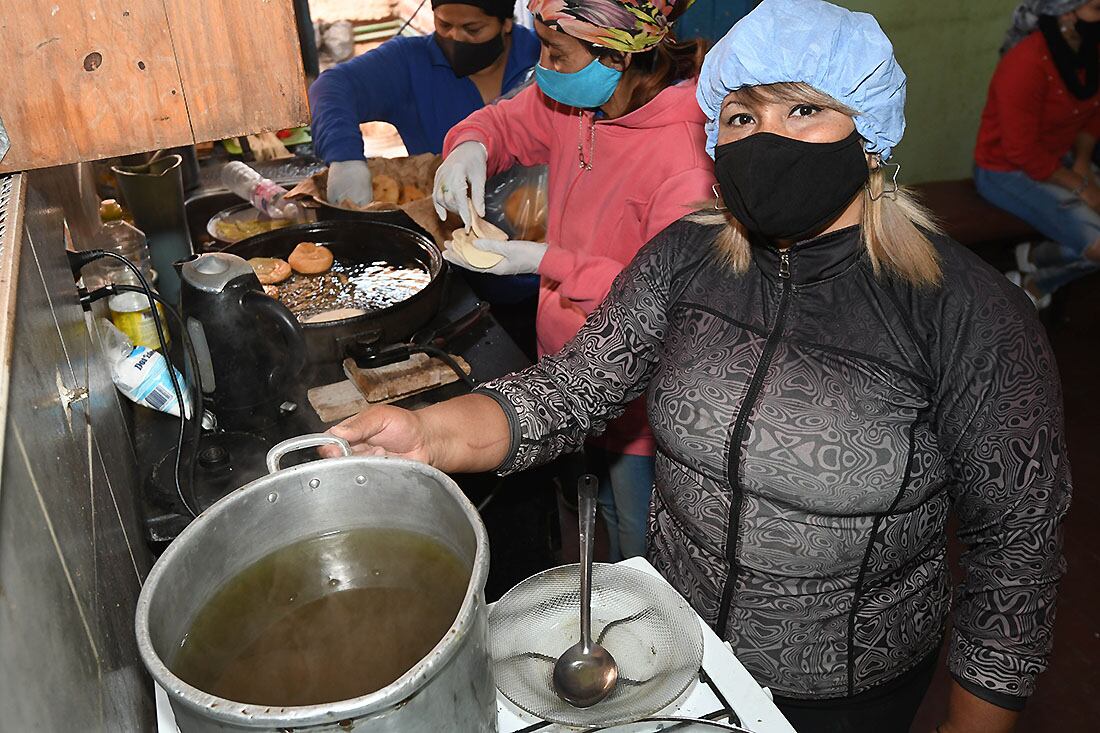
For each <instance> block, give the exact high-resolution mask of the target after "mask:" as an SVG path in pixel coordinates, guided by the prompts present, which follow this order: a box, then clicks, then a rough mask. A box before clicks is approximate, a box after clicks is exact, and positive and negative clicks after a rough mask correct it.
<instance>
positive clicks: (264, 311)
mask: <svg viewBox="0 0 1100 733" xmlns="http://www.w3.org/2000/svg"><path fill="white" fill-rule="evenodd" d="M242 302H243V303H244V307H245V308H247V309H249V310H252V311H253V312H254V313H256V314H257V315H260V316H266V317H268V318H270V319H271V320H273V321H274V322H275V325H276V326H278V327H279V331H280V332H281V333H282V335H283V339H285V340H286V345H287V348H289V349H290V359H289V360H288V361H287V363H286V365H285V366H280V367H277V368H276V369H275V370H274V371H273V372H272V373H271V375H270V380H271V382H272V384H271V386H272V387H279V386H281V385H280V384H277V383H278V382H284V383H289V382H292V381H293V380H294V379H296V378H297V377H298V375H299V374H300V373H301V371H302V369H303V368H304V367H305V365H306V339H305V336H304V335H302V325H301V324H300V323H298V319H297V318H295V317H294V314H293V313H291V312H290V309H289V308H287V307H286V306H285V305H283V304H282V303H280V302H279V301H277V300H275V299H274V298H271V297H269V296H267V295H266V294H265V293H264V292H263V291H261V290H249V291H247V292H245V294H244V298H243V300H242Z"/></svg>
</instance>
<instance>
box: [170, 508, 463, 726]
mask: <svg viewBox="0 0 1100 733" xmlns="http://www.w3.org/2000/svg"><path fill="white" fill-rule="evenodd" d="M470 574H471V569H470V567H469V566H468V565H467V564H466V563H464V562H463V561H462V560H460V559H459V558H458V557H457V556H456V555H455V554H454V553H453V552H451V550H449V549H448V548H447V547H445V546H443V545H442V544H441V543H439V542H438V541H436V540H434V539H432V538H430V537H427V536H425V535H421V534H417V533H414V532H408V531H405V530H398V529H356V530H350V531H346V532H337V533H333V534H328V535H323V536H319V537H314V538H310V539H306V540H303V541H300V542H297V543H294V544H292V545H289V546H287V547H284V548H282V549H279V550H277V551H275V552H273V553H271V554H270V555H268V556H266V557H264V558H262V559H260V560H259V561H257V562H256V563H254V564H252V565H251V566H249V567H248V568H246V569H245V570H244V571H243V572H241V573H240V574H239V575H237V576H236V577H234V578H233V579H231V580H230V581H229V582H228V583H226V584H225V585H224V586H223V587H222V588H221V589H220V590H219V591H218V592H217V593H216V594H215V595H214V596H213V598H212V599H211V600H210V601H209V602H208V603H207V604H206V605H205V606H204V607H203V608H202V609H201V610H200V611H199V613H198V614H197V616H196V618H195V620H194V622H193V623H192V625H191V628H190V630H189V631H188V633H187V635H186V636H185V637H184V640H183V642H182V643H181V645H180V649H179V651H178V652H177V654H176V656H175V659H174V660H173V662H172V664H171V665H170V667H171V669H172V671H173V672H174V673H175V674H176V675H177V676H179V677H180V678H181V679H183V680H185V681H187V682H188V683H190V684H191V685H193V686H195V687H197V688H198V689H200V690H203V691H204V692H208V693H210V694H212V695H216V696H218V697H221V698H225V699H228V700H233V701H236V702H240V703H247V704H254V705H268V706H279V707H288V706H296V705H318V704H321V703H328V702H335V701H338V700H347V699H350V698H353V697H359V696H360V695H366V694H368V693H371V692H375V691H377V690H380V689H382V688H383V687H386V686H387V685H389V684H391V683H392V682H394V681H395V680H396V679H397V678H398V677H400V676H401V675H402V674H404V673H405V672H407V671H408V670H409V669H411V668H412V667H413V666H414V665H415V664H416V663H417V662H418V661H420V660H421V659H422V658H424V656H426V655H427V653H428V652H429V651H431V649H432V648H433V647H434V646H435V645H436V643H437V642H439V640H440V639H441V638H443V635H444V634H445V633H446V632H447V630H448V629H449V628H450V626H451V624H452V623H454V620H455V617H456V616H457V615H458V610H459V607H460V606H461V605H462V599H463V597H464V596H465V593H466V587H467V585H468V584H469V580H470Z"/></svg>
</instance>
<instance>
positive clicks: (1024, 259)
mask: <svg viewBox="0 0 1100 733" xmlns="http://www.w3.org/2000/svg"><path fill="white" fill-rule="evenodd" d="M1016 269H1017V270H1019V271H1020V272H1021V273H1024V274H1028V273H1032V272H1035V271H1036V270H1038V269H1039V268H1037V267H1036V266H1035V265H1034V264H1033V263H1032V262H1031V243H1030V242H1024V243H1023V244H1017V245H1016Z"/></svg>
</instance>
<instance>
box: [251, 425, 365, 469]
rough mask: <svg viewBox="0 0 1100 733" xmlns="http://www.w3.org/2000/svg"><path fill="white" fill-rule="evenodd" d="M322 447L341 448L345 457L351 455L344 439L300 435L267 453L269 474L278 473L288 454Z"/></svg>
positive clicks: (316, 434)
mask: <svg viewBox="0 0 1100 733" xmlns="http://www.w3.org/2000/svg"><path fill="white" fill-rule="evenodd" d="M321 445H335V446H338V447H339V448H340V451H341V452H342V453H343V454H344V456H350V455H351V444H349V443H348V441H346V440H344V439H343V438H338V437H336V436H335V435H329V434H328V433H311V434H309V435H299V436H298V437H297V438H290V439H288V440H284V441H283V442H282V443H279V444H278V445H276V446H275V447H274V448H272V449H271V450H269V451H268V452H267V472H268V473H275V472H276V471H278V470H279V464H280V463H281V462H282V460H283V456H285V455H286V454H287V453H293V452H294V451H296V450H303V449H305V448H316V447H317V446H321Z"/></svg>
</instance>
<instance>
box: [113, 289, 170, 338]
mask: <svg viewBox="0 0 1100 733" xmlns="http://www.w3.org/2000/svg"><path fill="white" fill-rule="evenodd" d="M107 307H108V308H109V309H110V311H111V322H112V323H114V324H115V326H116V327H117V328H118V330H120V331H122V332H123V333H124V334H126V335H127V336H129V337H130V340H131V341H133V342H134V346H145V347H148V348H150V349H160V347H161V343H160V339H159V338H158V337H157V325H156V323H154V322H153V309H152V308H150V307H149V298H148V296H146V295H145V294H144V293H119V294H117V295H112V296H111V297H110V298H108V299H107ZM157 313H158V314H159V315H160V324H161V328H162V329H163V330H164V340H165V345H166V346H167V345H171V343H172V337H171V335H170V334H169V333H168V319H167V318H166V317H165V315H164V308H163V307H162V306H161V305H160V303H157Z"/></svg>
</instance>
